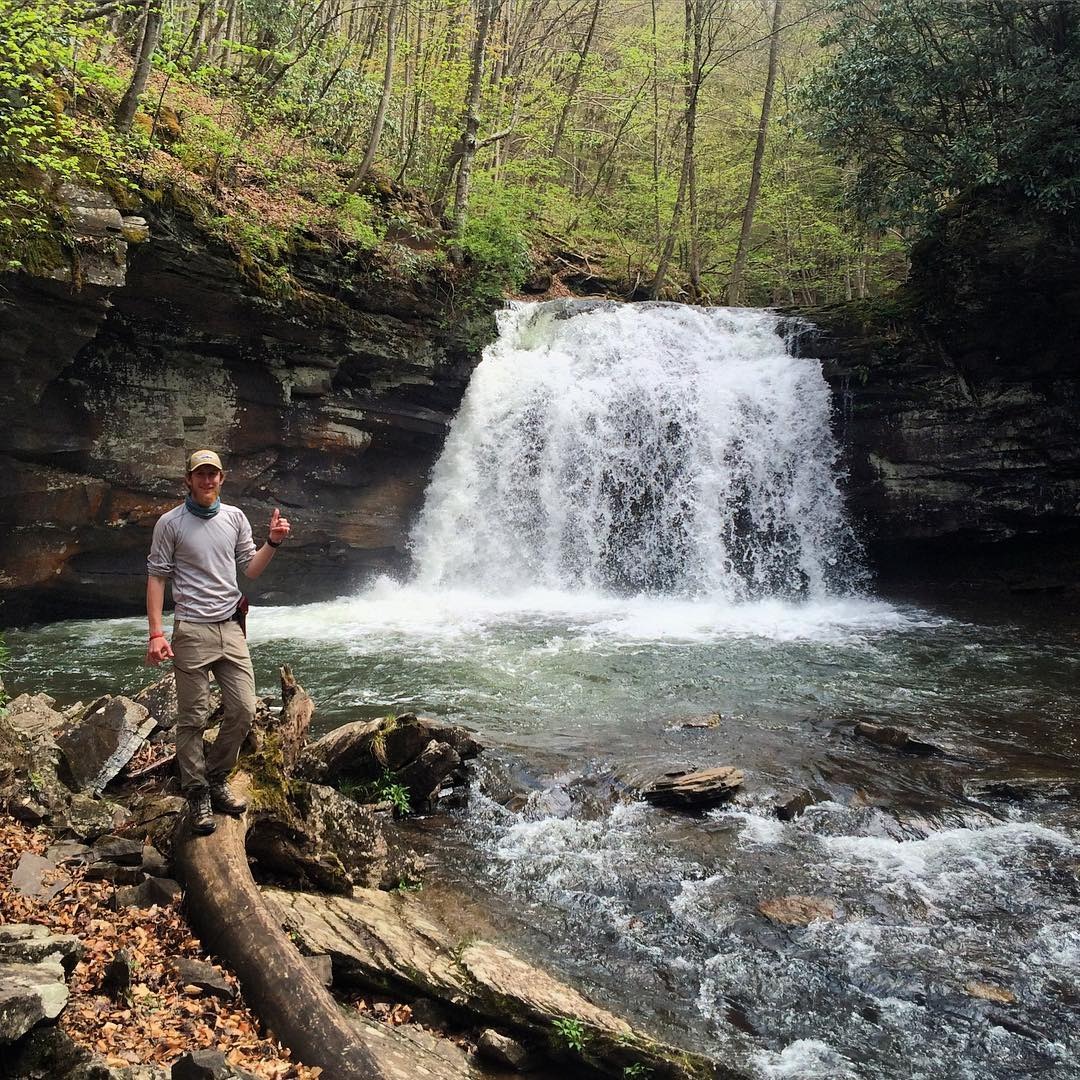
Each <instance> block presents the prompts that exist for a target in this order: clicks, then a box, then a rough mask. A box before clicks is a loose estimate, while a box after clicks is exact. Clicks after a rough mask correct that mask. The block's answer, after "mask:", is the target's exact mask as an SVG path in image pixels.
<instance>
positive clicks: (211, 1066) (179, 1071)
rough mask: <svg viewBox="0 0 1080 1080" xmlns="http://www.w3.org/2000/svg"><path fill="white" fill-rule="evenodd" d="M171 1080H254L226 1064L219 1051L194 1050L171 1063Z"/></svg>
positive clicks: (251, 1075) (248, 1074)
mask: <svg viewBox="0 0 1080 1080" xmlns="http://www.w3.org/2000/svg"><path fill="white" fill-rule="evenodd" d="M170 1077H171V1080H256V1077H255V1076H254V1075H253V1074H252V1073H249V1072H247V1071H246V1070H245V1069H237V1068H234V1067H233V1066H232V1065H230V1064H229V1063H228V1061H226V1059H225V1055H224V1054H223V1053H221V1051H220V1050H195V1051H193V1052H192V1053H190V1054H184V1055H183V1056H182V1057H179V1058H177V1059H176V1061H175V1062H173V1067H172V1072H171V1073H170Z"/></svg>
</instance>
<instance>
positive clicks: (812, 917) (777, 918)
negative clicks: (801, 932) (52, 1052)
mask: <svg viewBox="0 0 1080 1080" xmlns="http://www.w3.org/2000/svg"><path fill="white" fill-rule="evenodd" d="M758 911H760V912H761V914H762V915H764V916H765V917H766V918H767V919H771V920H772V921H773V922H776V923H782V924H783V925H784V926H809V925H810V924H811V923H813V922H820V921H823V920H829V919H835V918H836V916H837V909H836V905H835V904H834V903H833V902H832V901H831V900H826V899H823V898H822V897H820V896H780V897H776V898H775V899H772V900H762V901H761V903H760V904H758Z"/></svg>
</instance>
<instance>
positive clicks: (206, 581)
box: [146, 450, 290, 835]
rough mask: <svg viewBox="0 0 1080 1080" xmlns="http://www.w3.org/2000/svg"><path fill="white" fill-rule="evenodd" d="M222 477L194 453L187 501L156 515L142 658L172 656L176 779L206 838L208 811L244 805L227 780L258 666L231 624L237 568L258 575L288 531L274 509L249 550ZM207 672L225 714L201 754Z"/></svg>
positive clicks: (248, 715) (236, 604)
mask: <svg viewBox="0 0 1080 1080" xmlns="http://www.w3.org/2000/svg"><path fill="white" fill-rule="evenodd" d="M224 480H225V473H224V471H223V470H222V467H221V459H220V458H219V457H218V456H217V454H215V453H214V451H213V450H196V451H195V453H193V454H192V455H191V457H190V458H189V459H188V463H187V474H186V478H185V483H186V484H187V489H188V494H187V498H186V499H185V500H184V502H183V503H181V504H180V505H179V506H177V507H174V508H173V509H172V510H170V511H169V512H168V513H166V514H163V515H162V516H161V517H160V518H159V519H158V523H157V525H155V526H154V539H153V541H152V543H151V545H150V557H149V558H148V559H147V560H146V569H147V575H148V576H147V579H146V617H147V620H148V621H149V623H150V640H149V642H148V643H147V647H146V662H147V664H150V665H153V666H155V667H156V666H157V665H158V664H160V663H161V662H162V660H167V659H170V658H171V659H172V661H173V668H174V670H175V672H176V700H177V707H178V708H177V721H176V761H177V765H178V766H179V768H180V786H181V790H182V791H183V793H184V795H185V796H186V797H187V800H188V809H189V815H190V819H191V828H192V830H193V831H194V832H196V833H200V834H203V835H205V834H207V833H212V832H213V831H214V828H215V826H214V815H213V811H214V810H217V811H219V812H221V813H224V814H234V815H239V814H242V813H243V812H244V810H245V809H246V808H247V806H246V804H245V803H244V802H242V801H241V800H240V799H239V798H237V797H236V795H234V794H233V793H232V792H231V791H230V790H229V787H228V784H227V783H226V777H227V776H228V775H229V773H230V772H231V770H232V767H233V766H234V765H235V764H236V758H237V755H238V754H239V753H240V747H241V745H242V744H243V742H244V739H245V737H246V736H247V733H248V731H249V730H250V729H251V723H252V720H253V719H254V717H255V673H254V671H253V669H252V666H251V656H250V655H249V653H248V647H247V640H246V639H245V637H244V631H243V627H242V623H241V622H240V621H238V620H240V619H242V618H243V612H242V611H241V610H240V604H241V601H242V600H243V594H242V593H241V592H240V590H239V588H237V585H236V567H237V565H239V566H240V567H241V569H242V570H243V571H244V574H245V575H246V576H247V577H249V578H257V577H258V576H259V575H260V574H261V573H262V572H263V571H264V570H265V569H266V567H267V565H268V564H269V563H270V560H271V559H272V558H273V557H274V552H275V550H276V549H277V548H278V547H280V546H281V544H282V542H283V541H284V540H285V538H286V537H287V536H288V535H289V532H290V528H289V523H288V521H287V520H286V519H285V518H283V517H282V516H281V513H280V512H279V511H278V510H277V509H276V508H275V509H274V512H273V513H272V514H271V515H270V531H269V534H268V536H267V538H266V542H265V543H264V544H263V545H262V546H261V547H260V548H259V549H258V550H256V549H255V543H254V541H253V540H252V538H251V525H250V524H249V522H248V519H247V518H246V517H245V516H244V513H243V511H242V510H240V509H238V508H237V507H235V506H227V505H225V504H224V503H223V502H222V501H221V485H222V483H223V481H224ZM168 578H172V591H173V602H174V605H175V611H174V616H173V636H172V644H171V645H170V644H169V640H168V638H166V637H165V631H164V630H163V629H162V609H163V607H164V604H165V582H166V580H167V579H168ZM245 606H246V605H245ZM211 672H213V673H214V677H215V678H216V679H217V681H218V685H219V686H220V687H221V701H222V705H223V706H224V710H225V717H224V719H223V720H222V722H221V727H220V729H219V731H218V737H217V740H216V741H215V742H214V746H213V749H212V750H211V751H210V753H209V755H207V756H206V758H205V760H204V755H203V729H204V728H205V727H206V721H207V718H208V715H209V711H210V709H209V703H210V673H211Z"/></svg>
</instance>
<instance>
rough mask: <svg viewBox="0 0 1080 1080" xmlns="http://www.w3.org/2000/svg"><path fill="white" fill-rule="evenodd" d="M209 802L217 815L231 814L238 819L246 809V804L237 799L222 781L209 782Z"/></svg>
mask: <svg viewBox="0 0 1080 1080" xmlns="http://www.w3.org/2000/svg"><path fill="white" fill-rule="evenodd" d="M210 802H211V803H212V804H213V807H214V809H215V810H217V811H218V812H219V813H222V814H232V816H233V817H239V816H240V815H241V814H242V813H243V812H244V811H245V810H246V809H247V803H246V802H244V800H243V799H238V798H237V797H236V796H235V795H234V794H233V793H232V792H231V791H230V790H229V785H228V784H226V783H225V781H224V780H219V781H216V782H215V781H213V780H212V781H211V782H210Z"/></svg>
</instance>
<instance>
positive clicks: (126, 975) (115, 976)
mask: <svg viewBox="0 0 1080 1080" xmlns="http://www.w3.org/2000/svg"><path fill="white" fill-rule="evenodd" d="M132 974H133V964H132V960H131V953H129V952H128V951H127V949H118V950H117V952H116V954H115V955H114V956H113V958H112V959H111V960H110V961H109V962H108V963H107V964H106V965H105V972H104V974H103V975H102V976H101V985H100V987H99V990H100V992H101V993H102V994H104V995H105V996H106V997H109V998H112V999H113V1001H120V1000H122V999H123V998H124V997H125V996H126V994H127V993H128V991H129V990H130V989H131V980H132Z"/></svg>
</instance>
